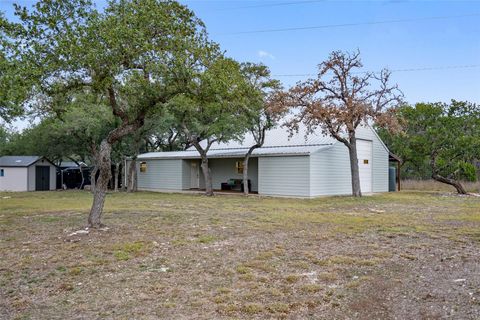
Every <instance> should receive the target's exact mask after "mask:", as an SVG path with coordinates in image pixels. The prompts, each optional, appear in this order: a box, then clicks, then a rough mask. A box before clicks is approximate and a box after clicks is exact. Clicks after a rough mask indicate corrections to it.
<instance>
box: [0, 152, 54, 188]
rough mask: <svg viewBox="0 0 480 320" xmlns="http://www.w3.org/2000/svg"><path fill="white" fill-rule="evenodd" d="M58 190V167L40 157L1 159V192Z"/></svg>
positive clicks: (8, 157) (7, 157)
mask: <svg viewBox="0 0 480 320" xmlns="http://www.w3.org/2000/svg"><path fill="white" fill-rule="evenodd" d="M55 189H56V167H55V165H54V164H52V163H51V162H50V161H48V160H47V159H45V158H43V157H38V156H3V157H0V191H43V190H55Z"/></svg>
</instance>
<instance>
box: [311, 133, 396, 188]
mask: <svg viewBox="0 0 480 320" xmlns="http://www.w3.org/2000/svg"><path fill="white" fill-rule="evenodd" d="M372 130H373V129H372V128H370V127H359V128H358V129H357V138H358V139H365V140H371V141H372V145H373V153H372V179H373V181H372V191H373V192H386V191H388V152H387V150H386V149H385V148H384V146H383V144H382V142H381V141H380V140H379V139H378V137H377V135H376V134H375V133H374V132H373V131H372ZM310 170H311V176H312V182H311V196H321V195H341V194H351V193H352V184H351V173H350V160H349V155H348V149H347V147H346V146H345V145H343V144H342V143H341V142H337V143H335V144H334V145H333V147H332V148H330V149H327V150H321V151H319V152H317V153H314V154H312V155H311V156H310Z"/></svg>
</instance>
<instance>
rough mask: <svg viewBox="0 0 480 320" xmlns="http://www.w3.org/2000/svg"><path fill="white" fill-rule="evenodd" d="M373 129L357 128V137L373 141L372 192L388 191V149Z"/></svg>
mask: <svg viewBox="0 0 480 320" xmlns="http://www.w3.org/2000/svg"><path fill="white" fill-rule="evenodd" d="M373 130H374V129H373V128H371V127H361V128H359V129H358V130H357V137H358V138H363V139H367V140H372V142H373V153H372V159H373V160H372V161H373V166H372V174H373V177H372V179H373V181H372V190H373V192H388V151H387V150H386V149H385V147H384V146H383V143H382V142H381V141H380V139H379V138H378V136H377V135H376V133H375V132H374V131H373Z"/></svg>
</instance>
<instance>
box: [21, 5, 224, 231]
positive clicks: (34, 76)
mask: <svg viewBox="0 0 480 320" xmlns="http://www.w3.org/2000/svg"><path fill="white" fill-rule="evenodd" d="M16 11H17V15H18V17H19V18H20V20H21V22H20V23H19V24H17V26H16V30H18V32H17V33H16V37H15V44H16V47H17V48H18V49H19V52H18V54H17V55H16V59H17V61H18V62H19V63H21V64H22V65H24V66H25V67H24V68H23V72H24V73H23V74H22V76H23V77H25V78H26V79H31V80H32V85H31V86H29V99H26V100H24V101H23V103H24V104H25V103H28V105H29V106H31V107H32V108H34V109H35V110H36V111H37V112H41V113H43V114H45V113H46V114H53V115H55V116H56V117H59V118H61V117H62V114H64V113H65V112H66V111H67V110H66V108H69V107H70V106H71V105H72V102H74V101H75V99H77V97H78V95H80V94H85V95H88V96H92V101H95V102H96V103H97V105H98V107H99V108H103V107H104V106H108V110H109V113H110V114H111V116H112V117H113V118H114V122H113V123H114V127H113V128H112V129H111V130H110V131H109V132H107V133H105V134H104V136H103V137H102V139H101V142H100V144H99V145H98V146H97V148H96V150H95V153H96V162H97V165H98V166H99V168H100V177H99V180H98V183H97V187H96V188H95V193H94V202H93V205H92V209H91V211H90V216H89V225H90V226H92V227H98V226H100V225H101V221H100V218H101V213H102V210H103V203H104V200H105V195H106V188H107V185H108V181H109V180H110V166H111V152H112V147H113V145H114V144H115V143H117V142H119V141H121V140H122V139H123V138H124V137H125V136H127V135H129V134H132V133H134V132H136V131H137V130H138V129H139V128H141V127H142V126H143V125H144V123H145V120H146V119H148V118H150V117H154V116H155V115H156V114H157V112H158V111H159V110H161V109H162V108H163V106H164V105H165V103H167V102H168V101H169V99H170V98H171V97H173V96H175V95H177V94H179V93H181V92H184V91H185V90H186V88H185V85H184V83H183V82H182V81H180V80H182V79H183V75H184V74H185V73H188V72H192V71H191V70H193V69H195V68H200V67H201V64H202V63H203V61H208V60H209V57H210V56H212V55H214V54H215V52H218V47H217V45H215V44H213V43H211V42H209V41H208V39H207V34H206V31H205V28H204V25H203V23H202V22H201V21H200V20H199V19H198V18H197V17H196V16H195V15H194V13H193V12H192V11H190V10H189V9H188V8H186V7H185V6H183V5H181V4H179V3H178V2H176V1H160V0H144V1H135V0H114V1H110V2H108V5H107V7H106V8H105V10H104V11H103V12H99V11H97V10H96V9H95V7H94V6H93V5H92V3H91V1H89V0H58V1H49V0H43V1H39V2H37V3H36V4H35V5H34V7H33V9H32V10H28V9H26V8H23V7H18V6H17V10H16ZM186 62H188V63H186Z"/></svg>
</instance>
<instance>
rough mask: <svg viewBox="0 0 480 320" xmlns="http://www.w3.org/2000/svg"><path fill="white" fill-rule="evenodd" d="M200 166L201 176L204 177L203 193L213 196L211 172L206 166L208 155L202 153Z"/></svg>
mask: <svg viewBox="0 0 480 320" xmlns="http://www.w3.org/2000/svg"><path fill="white" fill-rule="evenodd" d="M201 167H202V172H203V177H204V178H205V195H207V196H213V182H212V174H211V172H210V168H209V167H208V157H207V155H206V154H202V164H201Z"/></svg>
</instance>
